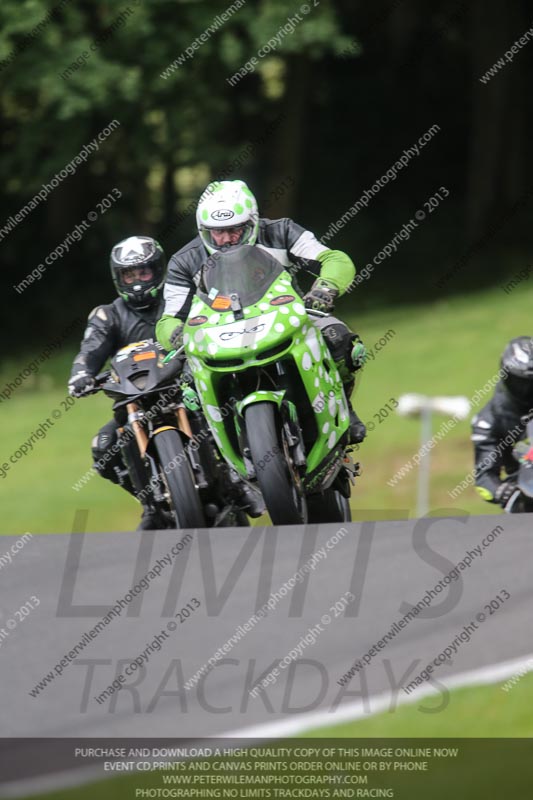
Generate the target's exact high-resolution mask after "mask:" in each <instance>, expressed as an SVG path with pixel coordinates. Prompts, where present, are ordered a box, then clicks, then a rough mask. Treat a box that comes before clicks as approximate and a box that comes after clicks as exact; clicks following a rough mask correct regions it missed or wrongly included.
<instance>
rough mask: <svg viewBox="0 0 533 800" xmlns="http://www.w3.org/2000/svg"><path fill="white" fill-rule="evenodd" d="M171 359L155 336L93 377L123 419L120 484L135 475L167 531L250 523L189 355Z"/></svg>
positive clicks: (130, 347)
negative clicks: (202, 402)
mask: <svg viewBox="0 0 533 800" xmlns="http://www.w3.org/2000/svg"><path fill="white" fill-rule="evenodd" d="M165 355H166V353H165V351H164V350H163V348H162V347H161V345H160V344H159V343H158V342H153V341H152V340H150V339H148V340H146V341H142V342H136V343H134V344H130V345H127V346H126V347H123V348H121V349H120V350H119V351H118V352H117V353H116V355H115V356H114V357H113V359H112V360H111V368H110V369H109V370H107V371H106V372H103V373H102V374H101V375H98V376H97V377H96V379H95V388H94V390H93V393H94V392H98V391H103V392H104V393H105V394H106V395H107V396H108V397H110V398H111V399H113V400H114V404H113V410H114V412H115V415H116V416H117V418H118V419H119V420H120V419H121V417H122V418H123V419H124V423H123V424H121V425H120V427H119V428H118V447H119V448H120V453H121V457H122V461H123V463H124V465H125V469H123V470H118V471H117V476H118V479H119V481H120V483H121V484H124V483H126V481H127V478H129V481H130V482H131V484H132V486H133V489H134V493H135V496H136V497H137V499H138V500H140V501H141V502H142V503H143V504H149V505H151V506H153V507H154V508H156V510H157V511H158V512H159V515H160V517H161V519H162V520H163V521H166V523H167V527H172V528H174V527H176V528H202V527H211V526H226V525H248V518H247V517H246V514H245V513H244V511H243V510H242V509H241V508H239V497H240V494H241V492H240V491H239V487H238V485H237V483H238V481H237V480H236V476H232V475H230V474H229V470H228V468H227V467H226V465H225V463H224V462H223V461H222V459H221V458H220V456H219V454H218V450H217V448H216V445H215V443H214V441H213V440H212V437H211V434H210V432H209V429H208V426H207V424H206V423H205V420H204V419H203V415H202V413H201V411H200V403H199V401H198V397H197V395H196V392H195V390H194V384H193V379H192V377H191V376H190V374H189V373H188V370H187V368H186V367H185V358H184V357H183V356H182V357H178V358H176V359H173V360H172V361H169V362H168V363H165Z"/></svg>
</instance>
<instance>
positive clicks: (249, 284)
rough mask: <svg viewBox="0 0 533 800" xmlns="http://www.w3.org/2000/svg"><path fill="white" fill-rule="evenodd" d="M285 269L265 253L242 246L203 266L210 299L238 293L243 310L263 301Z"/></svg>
mask: <svg viewBox="0 0 533 800" xmlns="http://www.w3.org/2000/svg"><path fill="white" fill-rule="evenodd" d="M283 270H284V267H283V266H282V265H281V264H280V263H279V261H276V259H275V258H273V257H272V256H270V255H269V254H268V253H265V251H264V250H261V249H260V248H259V247H254V246H252V245H248V244H243V245H240V246H239V247H232V248H230V249H228V250H226V251H223V250H219V251H217V252H216V253H214V254H213V255H212V256H211V257H210V259H209V261H208V262H207V264H205V265H204V268H203V277H204V284H205V288H206V292H207V294H208V296H209V297H210V298H214V297H215V296H216V295H217V294H220V295H226V296H228V297H229V296H230V295H232V294H237V295H238V296H239V300H240V303H241V306H242V307H243V308H244V307H246V306H251V305H254V303H257V302H258V301H259V300H261V298H262V297H263V296H264V295H265V294H266V292H267V291H268V288H269V287H270V286H271V285H272V283H273V281H275V280H276V278H277V277H278V276H279V275H281V273H282V272H283Z"/></svg>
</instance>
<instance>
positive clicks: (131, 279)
mask: <svg viewBox="0 0 533 800" xmlns="http://www.w3.org/2000/svg"><path fill="white" fill-rule="evenodd" d="M119 276H120V280H121V283H122V284H123V285H124V286H133V284H134V283H147V282H148V281H151V280H152V279H153V277H154V271H153V269H152V267H151V266H150V265H149V264H144V265H143V266H140V267H126V268H125V269H121V270H120V271H119Z"/></svg>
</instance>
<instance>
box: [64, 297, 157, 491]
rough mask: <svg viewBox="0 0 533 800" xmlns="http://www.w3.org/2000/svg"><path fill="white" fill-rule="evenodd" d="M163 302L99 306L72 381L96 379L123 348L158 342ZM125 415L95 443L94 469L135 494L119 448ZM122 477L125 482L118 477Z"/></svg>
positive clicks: (118, 301) (91, 318) (91, 317)
mask: <svg viewBox="0 0 533 800" xmlns="http://www.w3.org/2000/svg"><path fill="white" fill-rule="evenodd" d="M164 305H165V303H164V300H163V298H162V297H161V298H160V300H159V302H158V303H157V304H155V305H154V306H151V307H150V308H146V309H136V308H132V307H131V306H129V305H128V304H127V303H126V302H125V301H124V300H122V298H121V297H118V298H117V299H116V300H115V301H114V302H113V303H110V304H109V305H103V306H96V308H94V309H93V310H92V311H91V313H90V314H89V319H88V322H87V327H86V329H85V334H84V336H83V340H82V343H81V347H80V352H79V353H78V355H77V356H76V358H75V359H74V363H73V364H72V371H71V377H73V376H75V375H77V374H78V373H79V372H82V371H83V370H85V371H86V372H88V373H89V374H90V375H92V376H93V377H94V376H95V375H97V374H98V372H100V370H101V369H102V367H103V366H104V364H105V362H106V361H107V359H108V358H110V357H111V356H113V355H114V354H115V353H116V352H117V350H120V348H121V347H125V346H126V345H128V344H132V343H133V342H140V341H142V340H143V339H154V340H155V325H156V322H157V320H158V319H159V317H160V316H161V314H162V313H163V308H164ZM125 416H126V415H125V411H124V410H122V411H121V412H117V413H116V414H115V418H114V419H112V420H110V421H109V422H107V423H106V424H105V425H104V426H103V427H102V428H101V429H100V430H99V431H98V433H97V434H96V436H95V437H94V439H93V441H92V456H93V462H94V468H95V469H96V471H97V472H98V473H99V474H100V475H101V476H102V477H103V478H107V479H108V480H110V481H112V483H119V482H122V486H123V487H124V489H126V490H127V491H128V492H131V493H132V494H133V487H132V485H131V483H130V480H129V477H128V476H127V475H125V474H124V473H125V469H124V464H123V463H122V459H121V456H120V452H119V448H118V447H116V444H117V428H118V426H119V425H123V424H124V422H125ZM119 474H122V481H119V477H118V475H119Z"/></svg>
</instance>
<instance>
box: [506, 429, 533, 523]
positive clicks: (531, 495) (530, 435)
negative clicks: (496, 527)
mask: <svg viewBox="0 0 533 800" xmlns="http://www.w3.org/2000/svg"><path fill="white" fill-rule="evenodd" d="M523 422H525V423H526V438H525V439H524V440H522V441H521V442H518V444H516V445H515V446H514V448H513V456H514V458H515V459H516V460H517V462H518V465H519V466H518V473H517V475H516V476H514V478H515V480H516V484H517V487H518V488H517V490H516V492H514V494H513V495H512V496H511V498H510V499H509V501H508V503H507V504H506V506H505V508H504V511H506V512H507V513H508V514H521V513H531V512H533V415H528V416H527V417H524V418H523Z"/></svg>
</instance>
